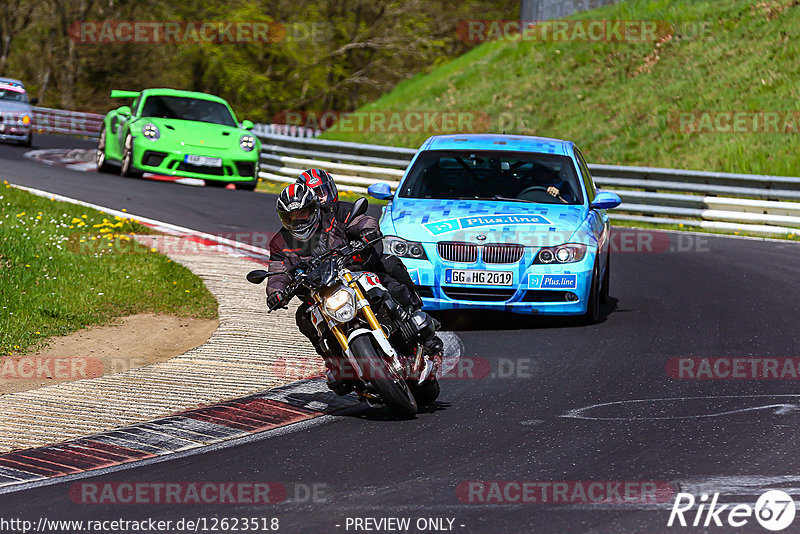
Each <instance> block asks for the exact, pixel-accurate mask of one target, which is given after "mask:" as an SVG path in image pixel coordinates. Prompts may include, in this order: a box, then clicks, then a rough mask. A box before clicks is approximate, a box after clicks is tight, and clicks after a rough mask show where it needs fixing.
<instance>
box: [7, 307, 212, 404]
mask: <svg viewBox="0 0 800 534" xmlns="http://www.w3.org/2000/svg"><path fill="white" fill-rule="evenodd" d="M217 326H219V321H217V320H216V319H195V318H187V317H175V316H172V315H153V314H138V315H131V316H129V317H124V318H122V319H119V320H118V321H117V322H116V323H114V324H112V325H108V326H93V327H89V328H84V329H82V330H79V331H78V332H75V333H74V334H70V335H68V336H62V337H54V338H51V339H50V340H49V345H48V346H47V347H45V348H44V349H41V350H39V351H35V352H30V353H27V354H24V355H19V356H17V355H15V356H6V357H4V358H2V359H0V395H6V394H8V393H15V392H18V391H27V390H30V389H36V388H40V387H44V386H49V385H52V384H58V383H60V382H69V381H72V380H81V379H84V378H96V377H98V376H103V375H109V374H113V373H119V372H122V371H127V370H129V369H135V368H137V367H144V366H145V365H150V364H152V363H156V362H163V361H165V360H169V359H170V358H174V357H175V356H179V355H181V354H183V353H184V352H186V351H188V350H189V349H192V348H194V347H198V346H200V345H202V344H203V343H205V342H206V340H207V339H208V338H209V337H210V336H211V334H212V333H213V332H214V330H216V329H217Z"/></svg>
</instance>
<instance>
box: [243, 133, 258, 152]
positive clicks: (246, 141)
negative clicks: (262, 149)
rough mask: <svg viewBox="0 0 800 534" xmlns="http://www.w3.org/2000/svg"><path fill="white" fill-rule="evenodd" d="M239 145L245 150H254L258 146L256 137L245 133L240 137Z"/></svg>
mask: <svg viewBox="0 0 800 534" xmlns="http://www.w3.org/2000/svg"><path fill="white" fill-rule="evenodd" d="M239 147H241V149H242V150H244V151H245V152H252V151H253V149H254V148H255V147H256V138H255V137H253V136H252V135H243V136H242V137H240V138H239Z"/></svg>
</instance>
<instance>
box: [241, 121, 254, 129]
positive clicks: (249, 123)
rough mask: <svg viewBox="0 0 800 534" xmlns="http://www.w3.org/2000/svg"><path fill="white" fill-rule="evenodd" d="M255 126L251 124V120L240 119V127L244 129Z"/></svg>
mask: <svg viewBox="0 0 800 534" xmlns="http://www.w3.org/2000/svg"><path fill="white" fill-rule="evenodd" d="M255 127H256V125H255V124H253V121H248V120H244V121H242V128H244V129H245V130H252V129H253V128H255Z"/></svg>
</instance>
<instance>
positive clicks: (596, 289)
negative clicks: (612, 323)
mask: <svg viewBox="0 0 800 534" xmlns="http://www.w3.org/2000/svg"><path fill="white" fill-rule="evenodd" d="M599 278H600V266H599V265H598V262H597V261H596V260H595V262H594V269H593V270H592V283H591V284H592V285H591V289H590V290H589V302H588V303H587V305H586V313H585V314H584V315H583V320H584V322H585V323H586V324H596V323H597V322H598V321H599V320H600V280H599Z"/></svg>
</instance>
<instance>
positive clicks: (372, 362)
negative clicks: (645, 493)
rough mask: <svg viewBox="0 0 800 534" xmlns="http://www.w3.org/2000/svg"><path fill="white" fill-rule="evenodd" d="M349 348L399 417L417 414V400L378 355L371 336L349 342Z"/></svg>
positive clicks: (405, 417) (365, 374)
mask: <svg viewBox="0 0 800 534" xmlns="http://www.w3.org/2000/svg"><path fill="white" fill-rule="evenodd" d="M350 349H351V350H352V351H353V355H354V356H355V358H356V360H358V364H359V366H360V367H361V370H362V371H363V373H364V376H365V378H366V379H367V380H368V381H369V383H370V385H371V386H372V387H373V388H374V389H375V391H376V392H377V393H378V395H380V397H381V400H382V401H383V402H384V403H385V404H386V406H388V407H389V409H390V410H391V411H392V412H393V413H394V414H395V415H396V416H397V417H399V418H400V419H413V418H414V416H415V415H417V401H416V400H415V399H414V395H412V394H411V391H410V390H409V388H408V384H406V381H405V380H403V379H402V378H400V377H399V376H397V375H396V373H394V372H392V370H391V369H389V366H388V364H387V363H386V362H385V361H384V360H383V358H381V357H380V356H379V355H378V350H379V349H377V348H376V347H375V343H374V342H373V339H372V336H370V335H362V336H358V337H356V338H354V339H353V340H352V341H351V342H350Z"/></svg>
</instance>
